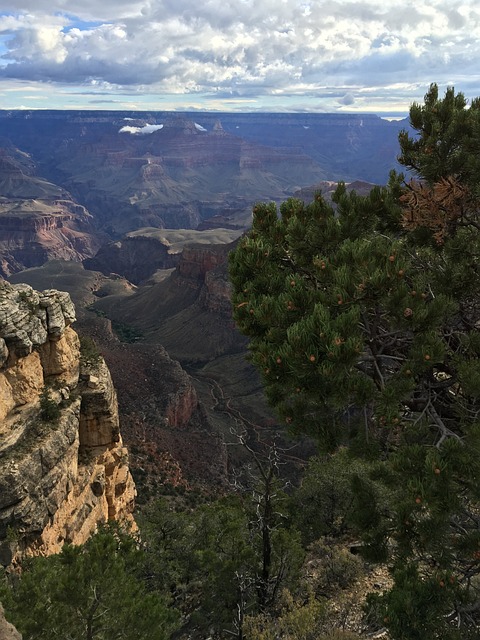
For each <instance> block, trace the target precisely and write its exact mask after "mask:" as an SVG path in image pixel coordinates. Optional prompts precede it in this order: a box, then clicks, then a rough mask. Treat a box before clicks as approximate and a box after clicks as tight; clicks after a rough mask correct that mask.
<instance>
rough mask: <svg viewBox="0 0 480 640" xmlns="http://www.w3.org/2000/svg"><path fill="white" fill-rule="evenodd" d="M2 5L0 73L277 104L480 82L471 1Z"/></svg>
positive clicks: (51, 1)
mask: <svg viewBox="0 0 480 640" xmlns="http://www.w3.org/2000/svg"><path fill="white" fill-rule="evenodd" d="M2 5H3V8H4V9H5V10H7V11H10V13H9V14H5V15H0V34H3V46H4V52H3V55H2V59H3V63H0V78H2V77H3V78H9V79H22V80H26V81H41V82H48V83H50V85H51V84H52V83H59V84H63V85H72V86H73V85H76V86H84V87H91V88H93V89H94V90H96V89H102V90H106V91H109V92H112V93H115V92H116V91H119V90H123V91H125V90H127V89H128V90H131V91H134V92H138V93H142V92H143V93H152V94H171V95H178V96H181V95H191V96H196V95H198V96H200V95H208V96H210V97H211V98H212V99H219V98H222V97H232V98H249V97H259V96H263V97H265V96H267V97H270V98H271V99H272V100H273V101H275V102H276V103H277V104H279V103H280V102H281V100H282V99H283V98H284V97H285V98H286V97H289V99H293V98H294V97H302V96H303V97H305V98H308V99H309V104H312V101H313V100H315V99H316V98H318V99H326V98H328V97H329V96H330V94H331V93H332V92H337V93H338V96H337V99H336V104H337V105H339V106H340V107H342V108H343V107H349V106H352V105H355V106H356V107H357V106H358V107H361V106H362V104H367V103H368V98H369V96H370V98H371V97H372V96H373V93H370V94H368V90H369V89H374V90H375V91H376V90H377V89H378V90H379V91H380V90H383V94H384V96H385V100H386V101H387V102H388V100H389V96H388V93H389V91H390V89H389V87H391V86H392V85H394V84H396V85H397V86H398V85H399V84H402V83H403V85H404V86H407V85H408V86H409V87H410V88H411V87H417V89H418V87H420V88H421V91H423V92H424V90H425V88H426V87H427V86H428V84H429V83H430V82H432V81H436V82H438V83H439V84H440V85H442V84H447V83H450V82H452V80H453V82H454V84H455V85H456V87H457V88H458V89H462V88H463V85H464V84H465V86H467V83H468V87H469V88H473V91H474V94H475V95H478V93H479V92H480V74H479V72H478V62H477V61H478V59H479V57H480V7H479V8H477V6H476V3H474V2H473V1H471V0H470V1H469V0H466V1H465V2H463V1H462V2H460V0H425V1H424V2H422V3H414V2H413V0H405V2H404V3H403V4H402V5H399V3H398V2H397V1H395V2H394V1H393V0H364V1H362V2H358V1H354V0H332V1H331V2H328V3H327V2H326V1H325V0H304V1H303V2H301V3H300V2H299V1H298V0H283V1H281V2H279V1H278V0H262V2H257V1H256V0H209V2H204V3H197V2H193V0H128V2H127V0H102V2H101V3H99V2H98V1H97V0H95V1H94V0H84V2H82V3H78V2H75V3H74V2H73V0H4V2H3V3H2ZM79 5H81V6H79ZM460 73H461V74H462V75H461V76H460V75H459V74H460ZM457 78H458V79H459V80H458V82H457V81H456V79H457ZM403 95H404V98H405V96H408V97H407V102H409V101H410V100H411V96H410V95H408V94H407V93H404V94H403ZM395 96H399V92H398V91H397V93H396V94H395ZM417 96H418V93H417ZM417 96H415V97H417Z"/></svg>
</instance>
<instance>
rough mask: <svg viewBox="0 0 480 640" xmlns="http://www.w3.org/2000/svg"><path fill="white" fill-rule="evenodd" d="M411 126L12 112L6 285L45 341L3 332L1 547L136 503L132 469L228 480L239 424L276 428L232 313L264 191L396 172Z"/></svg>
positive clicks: (12, 547) (301, 192) (68, 536)
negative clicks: (231, 261)
mask: <svg viewBox="0 0 480 640" xmlns="http://www.w3.org/2000/svg"><path fill="white" fill-rule="evenodd" d="M403 126H404V123H389V122H386V121H384V120H382V119H381V118H377V117H376V116H366V117H359V116H340V115H332V114H329V115H328V116H327V115H326V114H220V113H219V114H204V113H202V114H197V113H185V114H172V113H165V112H156V113H153V112H152V113H135V112H128V113H127V112H95V113H91V112H80V111H77V112H75V111H71V112H51V111H41V112H40V111H39V112H0V136H1V140H2V143H1V145H2V149H1V151H0V276H3V277H4V278H8V280H9V282H10V283H11V285H9V284H7V283H6V282H4V281H1V280H0V284H1V286H2V289H1V292H0V293H1V295H0V299H1V300H2V302H5V301H6V302H5V304H7V305H8V308H9V309H10V311H9V313H10V312H11V308H12V305H13V306H15V305H16V307H15V308H16V309H17V311H16V313H17V316H18V313H20V312H21V313H20V316H21V318H22V320H21V322H24V323H26V325H25V326H26V327H27V329H28V330H27V329H25V331H26V335H27V338H28V340H30V343H31V344H29V342H28V340H26V342H25V344H23V343H22V340H20V339H19V338H18V336H16V334H15V335H14V333H12V336H13V337H12V336H10V337H9V334H8V335H7V334H6V336H5V338H4V340H5V346H4V347H2V348H3V352H4V356H3V359H2V370H1V371H0V374H1V376H2V377H1V378H0V380H1V381H2V386H1V393H2V403H1V406H2V407H3V408H2V411H3V413H2V415H1V416H0V421H1V423H2V425H5V426H2V434H1V436H2V438H1V440H2V444H1V447H2V449H1V451H0V456H1V464H0V469H1V474H3V475H1V479H0V480H1V481H3V483H4V484H3V485H2V491H1V492H0V493H1V495H2V496H7V497H6V498H4V502H5V504H2V505H0V525H1V527H3V528H2V529H0V539H2V540H3V546H2V549H3V551H2V557H3V558H4V561H5V562H7V561H9V562H12V561H13V562H14V561H16V558H20V557H21V556H22V554H24V553H27V550H28V553H52V552H54V551H56V550H58V548H59V546H60V545H61V544H62V543H63V542H64V541H71V542H81V541H82V540H84V539H85V537H86V536H87V535H88V533H89V532H90V531H91V530H92V527H93V524H92V523H93V522H99V521H105V520H108V518H111V517H113V518H117V517H118V518H123V517H126V518H127V519H129V518H130V519H131V516H130V515H128V514H130V512H131V509H132V507H133V494H134V489H133V481H132V478H131V475H130V471H131V472H132V473H133V476H134V477H135V479H136V482H137V488H138V493H139V496H138V499H137V500H138V502H139V503H145V502H148V500H149V499H150V497H151V496H152V495H156V494H157V493H158V492H159V491H160V492H161V491H162V490H163V488H164V487H165V486H167V485H168V486H173V487H175V486H177V487H183V488H187V489H188V488H200V489H201V490H202V491H204V492H209V491H220V492H222V491H224V490H226V488H227V487H228V478H229V474H230V472H231V466H232V464H233V465H235V464H237V462H238V455H237V453H235V447H234V446H233V444H234V443H235V439H236V435H235V434H237V433H239V432H243V431H244V430H247V431H248V433H249V434H250V436H249V437H251V438H252V441H253V442H254V441H255V440H256V439H258V438H259V437H262V438H266V439H267V440H268V439H269V438H270V437H273V435H274V434H277V433H278V425H277V422H276V420H275V418H274V417H273V416H272V414H271V412H270V410H269V408H268V406H267V403H266V401H265V398H264V396H263V392H262V387H261V383H260V380H259V378H258V376H257V374H256V372H255V371H254V370H253V368H252V367H251V365H250V364H249V363H248V362H247V361H246V359H245V354H246V340H245V339H244V338H243V337H242V336H240V334H239V333H238V332H237V330H236V328H235V326H234V323H233V320H232V315H231V309H230V285H229V282H228V273H227V264H228V253H229V251H230V249H231V247H232V246H233V244H232V243H234V242H235V241H236V239H237V238H238V237H239V236H240V235H241V234H242V233H243V232H244V231H245V230H246V229H248V228H249V225H250V221H251V208H252V205H253V204H254V203H255V202H257V201H258V200H273V201H275V202H280V201H282V200H284V199H285V198H286V197H289V196H296V197H300V198H305V199H308V198H311V197H313V195H314V193H315V191H316V190H318V189H321V190H322V191H323V192H324V193H327V194H328V193H329V192H331V191H332V190H333V189H334V187H335V184H336V180H338V179H339V178H344V179H348V180H351V181H352V184H351V185H350V188H355V189H357V190H359V191H362V190H365V189H369V188H371V184H370V183H371V182H382V181H385V180H386V178H387V169H386V168H387V167H388V168H390V167H391V166H392V165H394V164H395V154H396V148H397V142H396V140H397V134H398V130H399V129H400V128H402V127H403ZM380 141H381V142H380ZM367 158H368V162H366V159H367ZM368 181H370V182H368ZM32 287H33V288H32ZM37 289H38V290H41V291H45V290H46V291H47V292H48V291H52V290H56V291H67V292H68V293H69V294H70V296H71V299H72V300H73V301H74V303H75V306H76V318H77V319H76V325H75V327H76V331H78V333H80V334H81V336H82V339H90V340H92V341H93V343H94V344H95V348H96V349H97V350H98V352H99V355H98V358H97V357H96V358H95V360H94V361H88V360H85V358H83V359H82V357H80V355H79V353H80V352H79V347H78V337H77V333H76V332H75V331H73V329H72V327H71V324H72V322H73V311H71V310H70V311H65V310H66V309H70V307H69V304H70V303H67V302H65V301H66V300H67V298H65V296H66V295H67V294H61V293H52V294H51V297H52V296H53V299H54V300H55V301H56V302H55V304H56V305H57V307H58V305H60V308H63V309H64V311H63V312H62V313H63V316H62V317H63V324H62V322H61V321H60V324H59V327H60V328H55V327H53V325H52V326H50V325H49V324H48V323H49V321H48V320H47V316H46V315H45V313H44V311H42V309H45V308H47V307H48V304H47V302H46V300H47V298H48V295H50V294H48V293H45V294H39V293H37V292H36V290H37ZM42 296H43V297H42ZM45 296H47V298H45ZM62 300H63V301H64V303H61V302H60V301H62ZM52 304H53V303H52ZM62 304H64V307H62ZM42 305H44V306H42ZM45 305H47V307H45ZM19 310H20V311H19ZM22 314H23V315H22ZM20 316H18V317H20ZM34 318H36V319H35V320H33V319H34ZM29 322H30V324H31V322H34V324H35V327H36V328H35V331H34V334H35V335H34V336H33V335H30V334H31V332H32V329H31V327H30V325H29ZM38 323H40V325H42V327H43V331H41V330H40V329H39V326H40V325H39V324H38ZM32 326H33V325H32ZM28 327H30V328H28ZM18 330H19V331H24V329H23V328H20V329H18ZM29 331H30V334H29ZM35 332H36V333H35ZM39 332H40V333H39ZM37 334H38V335H37ZM15 336H16V337H15ZM22 336H23V334H22ZM29 336H30V337H29ZM22 339H23V338H22ZM67 353H69V354H70V355H66V354H67ZM51 363H56V364H54V365H52V364H51ZM59 363H63V364H59ZM105 363H106V364H105ZM62 367H64V368H62ZM110 375H111V377H112V378H113V386H112V380H111V377H110ZM114 387H115V388H116V390H117V393H118V405H119V411H120V415H118V413H117V408H116V406H117V405H116V402H117V401H116V393H115V391H114ZM45 389H48V393H49V394H50V395H49V396H48V397H45V395H43V396H42V394H44V393H45ZM42 397H43V400H42ZM46 401H51V402H53V403H54V404H55V406H57V407H60V409H61V411H60V414H61V415H60V418H59V421H58V423H56V426H55V428H47V427H46V425H45V424H44V421H43V420H42V419H41V413H42V408H41V403H42V402H43V403H44V404H45V402H46ZM96 416H97V417H96ZM102 421H104V422H102ZM88 425H90V426H88ZM120 431H121V433H122V437H120ZM122 439H124V441H125V443H126V444H127V445H128V449H129V452H127V449H126V448H125V447H124V446H123V440H122ZM34 442H37V444H38V443H40V445H41V446H39V447H38V446H36V445H35V446H33V443H34ZM297 446H299V447H300V448H302V447H305V448H306V449H308V444H305V443H304V444H302V443H300V444H298V443H297ZM39 451H40V452H41V454H40V453H39ZM53 451H55V452H57V453H55V454H54V453H53ZM18 452H20V453H18ZM42 474H43V475H42ZM20 477H22V478H23V477H24V478H25V481H24V482H23V483H22V482H20V481H19V479H20ZM39 492H40V493H39ZM37 502H38V503H39V504H40V503H41V505H42V507H41V508H40V507H38V509H39V511H38V512H35V508H34V505H35V504H36V503H37ZM11 529H13V530H15V531H17V532H20V534H16V537H15V536H13V534H12V533H9V532H10V530H11ZM7 534H8V535H7ZM14 537H15V540H12V539H13V538H14Z"/></svg>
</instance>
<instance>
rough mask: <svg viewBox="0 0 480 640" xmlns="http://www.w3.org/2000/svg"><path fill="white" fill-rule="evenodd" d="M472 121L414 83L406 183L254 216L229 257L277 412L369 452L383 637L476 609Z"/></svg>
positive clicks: (478, 461) (444, 624) (433, 634)
mask: <svg viewBox="0 0 480 640" xmlns="http://www.w3.org/2000/svg"><path fill="white" fill-rule="evenodd" d="M479 116H480V102H479V100H478V99H477V100H474V101H473V102H472V104H471V105H470V107H468V105H467V102H466V100H465V98H464V97H463V95H462V94H455V92H454V91H453V89H451V90H450V89H449V90H448V91H447V93H446V95H445V97H444V98H443V99H439V98H438V89H437V87H436V86H435V85H432V86H431V88H430V90H429V92H428V93H427V95H426V96H425V102H424V104H423V105H418V104H414V105H413V106H412V108H411V113H410V121H411V126H412V128H413V131H414V135H413V137H412V135H411V134H410V133H408V132H403V133H402V134H401V135H400V138H399V141H400V146H401V155H400V161H401V162H402V163H403V164H404V165H405V166H406V167H407V168H408V169H409V170H410V171H413V172H414V173H415V174H416V177H415V179H414V180H413V181H409V182H403V177H402V176H399V175H396V174H394V173H392V175H391V178H390V182H389V184H388V186H386V187H375V188H373V189H372V191H371V192H370V193H369V194H368V195H367V196H359V195H357V194H356V193H354V192H351V193H348V192H347V189H346V187H345V185H343V184H340V185H339V187H338V189H337V191H336V193H335V195H334V196H333V201H332V202H327V200H326V199H325V198H323V196H322V195H321V194H320V193H319V194H317V195H316V196H315V200H314V201H313V202H312V203H310V204H305V203H303V202H302V201H299V200H294V199H291V200H288V201H287V202H285V203H284V204H283V205H281V207H280V211H279V212H278V211H277V207H276V206H275V204H258V205H256V206H255V208H254V212H253V214H254V215H253V225H252V229H251V231H250V232H249V233H248V234H247V235H246V236H245V237H244V238H243V239H242V240H241V241H240V242H239V244H238V246H237V249H236V250H235V251H234V252H233V253H232V254H231V258H230V277H231V281H232V284H233V309H234V316H235V320H236V322H237V324H238V326H239V327H240V329H241V330H242V331H243V332H244V333H245V334H246V335H247V336H249V338H250V356H251V359H252V361H253V363H254V364H255V366H256V367H257V368H258V370H259V371H260V373H261V375H262V378H263V383H264V386H265V391H266V394H267V397H268V399H269V401H270V403H271V404H272V406H273V407H274V408H275V409H276V411H277V413H278V415H279V417H280V418H281V419H282V420H283V421H284V422H285V423H286V424H287V425H288V426H289V427H290V428H291V429H292V430H293V431H294V432H295V431H296V432H307V433H309V434H310V435H312V436H314V437H316V438H317V439H318V441H319V444H320V445H321V446H322V447H323V448H330V449H333V450H334V449H335V448H336V447H338V446H339V445H340V444H347V445H349V447H350V451H351V452H352V453H356V454H359V453H363V454H364V455H367V456H369V457H370V459H372V460H374V461H375V468H376V472H377V479H378V477H381V478H382V479H383V482H384V484H385V486H386V488H387V492H389V495H390V496H391V498H390V501H389V504H388V508H387V509H384V510H383V514H382V517H376V518H375V522H369V519H368V517H364V518H362V517H361V512H362V509H367V507H368V509H370V510H371V509H372V505H371V500H372V499H373V497H372V495H370V494H369V492H368V490H365V489H366V487H365V485H363V491H362V490H361V491H360V492H359V495H362V492H363V495H364V496H366V497H367V500H364V501H363V505H364V506H363V507H362V504H361V503H359V507H358V508H359V512H360V513H359V515H360V517H359V522H360V523H362V527H363V529H364V530H365V531H366V532H367V533H368V534H369V537H370V539H371V540H373V541H375V549H376V550H377V551H381V552H382V553H383V554H384V559H388V560H389V562H390V563H391V567H392V574H393V577H394V580H395V582H394V587H393V589H392V590H391V591H390V592H389V594H387V595H386V596H385V597H384V598H383V599H381V602H380V608H381V609H382V610H383V611H384V614H382V615H383V617H384V619H385V623H386V624H387V626H389V628H390V631H391V634H392V637H394V638H405V639H416V638H419V639H420V638H422V639H423V640H426V639H429V638H466V637H468V633H470V632H471V633H472V634H474V633H475V632H476V631H475V628H476V624H477V618H478V616H479V615H480V592H479V580H480V576H478V574H479V573H480V519H479V515H478V514H479V513H480V512H479V509H478V507H479V498H480V486H479V478H480V449H479V438H480V418H479V412H480V399H479V394H480V364H479V359H478V356H479V354H480V335H479V333H478V322H479V320H480V317H479V305H480V289H479V268H480V267H479V255H480V240H479V223H480V221H479V219H478V198H479V195H480V194H479V187H478V185H479V176H480V172H479V159H478V158H479V154H478V149H479V146H480V126H479V122H480V117H479ZM360 484H361V483H360ZM360 489H362V487H360ZM367 489H368V488H367ZM377 515H378V514H377ZM373 530H374V531H373Z"/></svg>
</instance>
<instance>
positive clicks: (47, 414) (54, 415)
mask: <svg viewBox="0 0 480 640" xmlns="http://www.w3.org/2000/svg"><path fill="white" fill-rule="evenodd" d="M60 413H61V410H60V407H59V406H58V404H57V403H56V402H55V400H54V399H53V398H52V396H51V395H50V390H49V389H48V388H47V387H44V388H43V391H42V393H41V394H40V417H41V419H42V420H43V421H44V422H51V423H54V422H57V421H58V419H59V417H60Z"/></svg>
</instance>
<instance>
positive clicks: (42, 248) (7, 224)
mask: <svg viewBox="0 0 480 640" xmlns="http://www.w3.org/2000/svg"><path fill="white" fill-rule="evenodd" d="M35 170H36V168H35V165H34V163H33V161H32V160H31V158H30V157H29V156H28V154H25V153H22V152H21V151H19V150H18V149H14V148H11V147H10V148H8V149H2V148H0V276H4V277H6V276H8V275H10V274H12V273H15V272H17V271H21V270H22V269H25V268H28V267H31V266H37V265H40V264H43V263H44V262H46V261H47V260H49V259H52V258H64V259H68V260H77V261H79V260H83V259H84V258H86V257H89V256H92V255H93V254H94V253H95V252H96V251H97V250H98V248H99V246H100V243H101V236H99V235H98V234H97V233H96V232H95V230H94V228H93V224H92V220H93V219H92V216H91V215H90V214H89V213H88V212H87V211H86V209H85V208H84V207H82V206H81V205H79V204H77V203H75V202H73V200H72V198H71V196H70V194H69V193H68V192H67V191H65V190H64V189H62V188H61V187H59V186H57V185H55V184H52V183H51V182H48V181H47V180H45V179H43V178H40V177H37V176H36V175H35Z"/></svg>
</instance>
